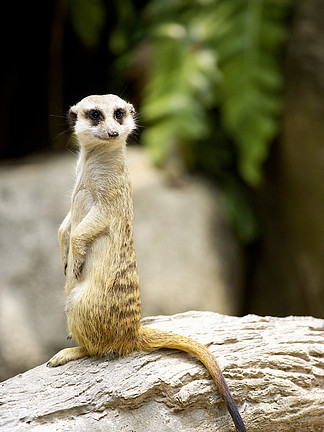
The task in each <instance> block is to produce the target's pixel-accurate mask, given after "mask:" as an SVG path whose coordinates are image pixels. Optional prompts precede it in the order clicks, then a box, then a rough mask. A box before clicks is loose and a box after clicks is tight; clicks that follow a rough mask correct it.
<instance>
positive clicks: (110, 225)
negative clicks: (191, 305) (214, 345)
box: [48, 95, 245, 432]
mask: <svg viewBox="0 0 324 432" xmlns="http://www.w3.org/2000/svg"><path fill="white" fill-rule="evenodd" d="M94 112H97V114H98V113H101V114H102V115H101V116H100V115H99V121H98V119H95V118H92V117H93V116H97V114H93V113H94ZM120 112H122V113H123V116H122V119H120V118H116V117H118V113H119V114H120ZM91 113H92V114H91ZM116 113H117V114H116ZM91 116H92V117H91ZM70 117H71V119H72V121H73V123H74V130H75V133H76V135H77V137H78V140H79V143H80V155H79V160H78V163H77V173H76V175H77V178H76V184H75V187H74V191H73V194H72V204H71V211H70V212H69V213H68V215H67V216H66V218H65V219H64V221H63V223H62V225H61V227H60V229H59V241H60V246H61V250H62V260H63V267H64V271H65V273H66V286H65V291H66V296H67V301H66V314H67V323H68V327H69V331H70V333H71V335H72V336H73V337H74V338H75V339H76V341H77V343H78V345H79V346H78V347H74V348H67V349H64V350H62V351H60V352H58V353H57V354H56V355H55V356H54V357H53V358H51V360H50V361H49V362H48V366H58V365H62V364H64V363H67V362H69V361H71V360H76V359H79V358H82V357H85V356H94V355H99V356H106V355H108V354H111V353H112V354H118V355H127V354H129V353H131V352H133V351H135V350H147V351H150V350H154V349H158V348H174V349H180V350H182V351H186V352H188V353H191V354H193V355H195V356H196V357H198V358H199V359H200V360H201V362H202V363H203V364H204V365H205V366H206V368H207V369H208V370H209V372H210V374H211V375H212V377H213V379H214V381H215V383H216V385H217V387H218V389H219V391H220V393H221V395H222V397H223V398H224V400H225V403H226V405H227V407H228V409H229V412H230V414H231V416H232V418H233V420H234V423H235V425H236V429H237V430H238V431H240V432H244V431H245V427H244V424H243V421H242V419H241V417H240V415H239V413H238V410H237V408H236V405H235V403H234V401H233V399H232V396H231V394H230V392H229V390H228V388H227V385H226V383H225V380H224V377H223V375H222V372H221V370H220V368H219V366H218V364H217V361H216V359H215V358H214V356H213V355H212V354H211V353H210V351H208V349H207V348H206V347H205V346H203V345H202V344H200V343H198V342H196V341H194V340H192V339H189V338H186V337H183V336H180V335H176V334H173V333H166V332H163V331H160V330H154V329H151V328H148V327H144V326H142V325H141V322H140V318H141V302H140V294H139V279H138V274H137V266H136V257H135V250H134V243H133V224H132V219H133V203H132V187H131V181H130V177H129V173H128V169H127V162H126V138H127V136H128V135H129V133H130V132H131V131H132V130H133V129H134V128H135V121H134V109H133V107H132V105H130V104H128V103H126V102H125V101H123V100H122V99H120V98H119V97H117V96H114V95H104V96H89V97H87V98H85V99H83V100H81V102H79V103H78V104H77V105H75V106H74V107H72V108H71V109H70Z"/></svg>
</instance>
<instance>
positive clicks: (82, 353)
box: [46, 346, 89, 367]
mask: <svg viewBox="0 0 324 432" xmlns="http://www.w3.org/2000/svg"><path fill="white" fill-rule="evenodd" d="M88 355H89V354H88V352H87V351H86V349H85V348H84V347H82V346H78V347H74V348H65V349H63V350H61V351H59V352H58V353H57V354H55V356H53V357H52V358H51V359H50V361H49V362H48V363H47V364H46V366H48V367H55V366H62V365H64V364H65V363H68V362H70V361H73V360H78V359H81V358H83V357H87V356H88Z"/></svg>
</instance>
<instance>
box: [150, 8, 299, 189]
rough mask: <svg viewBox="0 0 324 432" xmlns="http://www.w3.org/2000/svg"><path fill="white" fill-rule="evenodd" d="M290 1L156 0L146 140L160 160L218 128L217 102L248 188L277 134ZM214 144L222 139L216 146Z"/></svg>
mask: <svg viewBox="0 0 324 432" xmlns="http://www.w3.org/2000/svg"><path fill="white" fill-rule="evenodd" d="M290 3H291V0H280V1H279V0H200V1H196V0H178V1H163V0H152V1H151V2H150V7H149V9H148V16H149V21H150V24H151V28H152V32H151V35H150V37H151V45H152V46H151V56H152V63H151V75H150V79H149V83H148V86H147V88H146V96H145V99H144V106H143V110H144V115H145V119H146V120H147V121H149V122H150V128H149V130H148V131H147V132H146V133H145V134H144V137H143V139H144V141H145V142H146V143H147V146H148V147H149V148H150V149H151V151H152V154H153V156H154V158H155V160H156V161H157V162H159V163H163V161H164V160H165V159H166V158H167V157H168V154H169V152H170V151H171V150H172V149H173V148H174V147H177V146H178V147H182V148H183V147H184V146H185V147H186V148H187V149H188V150H189V149H190V147H191V142H193V141H195V140H197V139H199V140H203V139H207V138H208V137H209V136H210V135H211V131H212V129H213V123H214V121H213V118H212V116H211V115H210V109H211V108H212V107H219V108H220V111H221V123H222V127H223V128H224V129H225V131H226V132H227V134H228V137H229V138H230V139H232V140H233V141H234V144H235V147H236V152H237V164H238V170H239V173H240V175H241V177H242V179H243V180H244V181H245V182H246V183H247V184H249V185H252V186H257V185H258V184H260V182H261V179H262V164H263V162H264V161H265V159H266V157H267V155H268V149H269V144H270V143H271V141H272V140H273V138H274V137H275V136H276V133H277V132H278V119H279V115H280V112H281V105H282V97H281V90H282V71H281V69H280V62H279V57H278V56H279V55H280V52H281V49H282V44H283V41H284V38H285V35H286V28H287V25H286V18H287V12H288V10H289V6H290ZM215 145H216V146H217V143H215Z"/></svg>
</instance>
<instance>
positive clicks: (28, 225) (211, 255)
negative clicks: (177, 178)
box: [0, 148, 242, 380]
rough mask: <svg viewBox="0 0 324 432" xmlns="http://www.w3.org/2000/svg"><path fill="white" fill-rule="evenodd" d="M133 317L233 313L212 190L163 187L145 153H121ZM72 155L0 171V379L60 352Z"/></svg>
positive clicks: (232, 268) (222, 226) (200, 185)
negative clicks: (136, 279)
mask: <svg viewBox="0 0 324 432" xmlns="http://www.w3.org/2000/svg"><path fill="white" fill-rule="evenodd" d="M129 164H130V171H131V176H132V181H133V188H134V207H135V221H134V230H135V247H136V253H137V260H138V267H139V273H140V281H141V294H142V306H143V309H142V310H143V315H144V316H145V315H156V314H161V313H164V314H170V313H176V312H181V311H184V310H188V309H200V310H212V311H215V312H221V313H227V314H235V313H237V306H238V300H239V298H240V295H239V289H240V281H241V269H242V266H241V262H240V253H239V250H238V246H237V244H236V242H235V240H234V238H233V236H232V234H231V233H230V231H229V228H228V226H227V225H226V222H225V218H224V216H223V214H222V209H221V198H220V196H219V193H218V191H217V190H216V189H215V188H213V187H212V186H211V185H210V184H209V183H207V182H205V181H203V180H202V179H201V178H189V179H188V181H187V183H186V184H185V185H184V186H183V187H182V188H172V187H170V185H168V184H167V182H166V181H165V178H164V176H163V173H161V172H160V171H158V170H156V169H154V168H153V167H152V165H151V164H150V162H149V160H148V158H147V156H146V153H145V152H144V151H143V150H142V149H140V148H129ZM74 165H75V157H74V155H72V154H70V153H69V152H67V153H66V154H64V155H51V154H49V155H47V156H42V157H41V158H32V159H26V160H23V161H21V163H20V164H18V165H9V166H2V167H1V170H0V263H1V275H0V380H1V379H5V378H8V377H9V376H12V375H15V374H17V373H19V372H21V371H23V370H26V369H30V368H32V367H34V366H35V365H37V364H40V363H42V362H45V361H46V360H47V359H48V358H49V357H51V356H52V355H53V354H54V353H55V352H56V351H58V350H59V349H60V348H63V347H64V346H66V330H65V314H64V300H65V299H64V292H63V287H64V276H63V271H62V266H61V252H60V248H59V245H58V240H57V230H58V227H59V225H60V223H61V222H62V220H63V218H64V217H65V215H66V213H67V212H68V209H69V205H70V196H71V191H72V187H73V182H74V179H73V177H74Z"/></svg>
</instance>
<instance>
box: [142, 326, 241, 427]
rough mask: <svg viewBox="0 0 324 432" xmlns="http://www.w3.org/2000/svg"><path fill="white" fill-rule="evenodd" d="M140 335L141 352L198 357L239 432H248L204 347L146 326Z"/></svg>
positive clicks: (212, 358)
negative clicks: (161, 350)
mask: <svg viewBox="0 0 324 432" xmlns="http://www.w3.org/2000/svg"><path fill="white" fill-rule="evenodd" d="M140 334H141V337H140V346H139V349H140V350H143V351H151V350H155V349H159V348H171V349H177V350H180V351H185V352H187V353H189V354H192V355H194V356H195V357H197V358H198V359H199V360H200V361H201V363H203V365H204V366H205V367H206V368H207V370H208V372H209V373H210V375H211V376H212V378H213V380H214V382H215V384H216V386H217V388H218V391H219V393H220V394H221V396H222V398H223V399H224V402H225V404H226V406H227V409H228V411H229V413H230V415H231V417H232V419H233V422H234V424H235V427H236V430H237V432H246V428H245V425H244V423H243V420H242V417H241V415H240V413H239V411H238V409H237V406H236V404H235V402H234V399H233V397H232V395H231V393H230V390H229V388H228V386H227V384H226V381H225V378H224V376H223V373H222V371H221V369H220V367H219V365H218V363H217V360H216V358H215V357H214V356H213V354H212V353H211V352H210V351H209V350H208V349H207V348H206V347H205V346H204V345H202V344H201V343H199V342H197V341H195V340H193V339H191V338H188V337H185V336H181V335H178V334H175V333H169V332H164V331H162V330H156V329H152V328H150V327H145V326H141V328H140Z"/></svg>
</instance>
